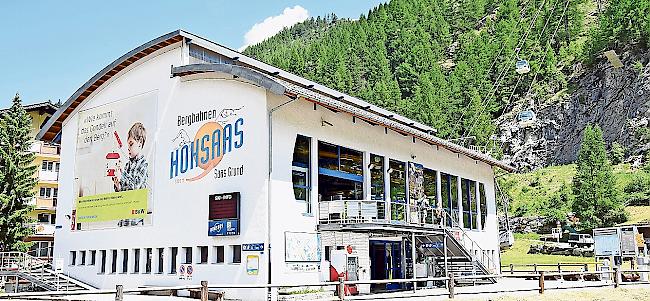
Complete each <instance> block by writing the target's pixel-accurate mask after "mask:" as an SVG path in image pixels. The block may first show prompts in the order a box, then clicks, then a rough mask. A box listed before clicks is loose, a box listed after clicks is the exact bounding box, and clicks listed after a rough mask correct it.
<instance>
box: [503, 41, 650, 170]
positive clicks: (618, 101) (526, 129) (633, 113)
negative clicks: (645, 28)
mask: <svg viewBox="0 0 650 301" xmlns="http://www.w3.org/2000/svg"><path fill="white" fill-rule="evenodd" d="M620 58H621V60H622V61H623V63H624V64H625V66H624V67H623V68H619V69H614V68H613V67H612V66H611V65H610V63H609V62H608V61H607V60H606V59H605V58H600V59H599V60H598V62H597V63H596V64H595V65H594V66H592V67H590V68H589V69H588V70H587V69H586V67H584V66H582V65H577V66H575V67H574V70H573V74H572V75H571V76H570V77H569V87H570V88H569V89H568V90H569V91H564V92H561V93H558V94H557V95H556V96H554V97H552V98H551V99H549V100H541V99H534V101H533V100H530V99H529V100H528V101H527V102H528V103H527V104H526V105H523V104H519V105H515V106H514V108H513V110H512V111H511V112H509V113H508V114H504V116H502V117H501V118H500V119H499V120H498V121H497V123H498V125H499V129H500V137H499V138H500V140H501V142H502V143H503V146H504V153H505V155H504V161H506V162H508V163H510V164H512V165H514V166H515V167H517V168H519V169H520V170H521V171H528V170H533V169H536V168H539V167H543V166H548V165H556V164H566V163H570V162H573V161H575V160H576V158H577V153H578V151H579V149H580V143H581V140H582V132H583V130H584V128H585V126H586V125H587V124H589V123H592V124H598V125H599V126H600V127H601V128H602V130H603V137H604V139H605V142H606V143H607V147H608V149H609V147H610V146H611V144H612V143H613V142H614V141H617V142H618V143H620V144H621V145H623V146H624V147H625V148H626V150H627V151H626V157H628V158H630V159H634V160H636V161H638V158H639V157H638V156H639V155H643V154H644V153H645V152H646V150H648V149H650V139H648V138H649V137H648V136H649V135H650V134H648V131H647V129H648V119H649V118H650V102H649V100H650V64H648V61H649V60H650V52H643V53H633V52H632V51H628V52H625V53H623V54H622V55H620ZM571 90H573V91H571ZM524 110H531V111H533V112H534V113H535V115H536V119H535V120H533V121H530V122H520V121H518V120H517V119H518V118H517V114H518V113H519V112H522V111H524ZM634 160H631V161H634ZM637 163H638V162H637Z"/></svg>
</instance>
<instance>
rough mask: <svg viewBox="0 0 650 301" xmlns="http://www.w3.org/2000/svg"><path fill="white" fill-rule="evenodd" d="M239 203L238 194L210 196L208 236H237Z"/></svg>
mask: <svg viewBox="0 0 650 301" xmlns="http://www.w3.org/2000/svg"><path fill="white" fill-rule="evenodd" d="M239 203H240V194H239V192H230V193H220V194H212V195H210V199H209V208H208V219H209V221H208V236H231V235H239V214H240V212H239Z"/></svg>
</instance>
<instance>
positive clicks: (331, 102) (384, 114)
mask: <svg viewBox="0 0 650 301" xmlns="http://www.w3.org/2000/svg"><path fill="white" fill-rule="evenodd" d="M183 39H186V43H188V44H190V43H191V44H196V45H198V46H200V47H203V48H206V49H209V50H211V51H214V52H216V53H218V54H220V55H223V56H226V57H228V58H230V59H232V60H233V61H236V62H237V63H236V65H229V64H192V65H186V66H180V67H172V70H171V72H172V76H183V75H187V74H194V73H206V72H221V73H228V74H232V75H234V76H237V77H241V78H243V79H246V80H249V81H251V82H254V83H256V84H258V85H260V86H262V87H265V88H266V89H268V90H269V91H271V92H273V93H275V94H284V95H287V96H290V97H298V96H301V97H304V98H305V99H307V100H308V101H311V102H314V103H318V104H319V105H321V106H325V107H328V108H330V109H333V110H341V111H345V112H347V113H350V114H352V115H353V116H357V117H359V118H361V119H363V120H366V121H368V122H369V123H371V124H381V125H383V126H386V127H387V128H390V129H392V130H395V131H396V132H399V133H401V134H403V135H411V136H413V137H414V138H418V139H421V140H423V141H425V142H427V143H429V144H432V145H438V146H442V147H444V148H446V149H448V150H449V151H452V152H455V153H459V154H463V155H466V156H467V157H469V158H472V159H475V160H478V161H482V162H485V163H487V164H489V165H492V166H497V167H500V168H502V169H504V170H506V171H515V169H514V168H513V167H512V166H510V165H508V164H506V163H504V162H501V161H499V160H497V159H494V158H492V157H491V156H489V155H487V154H483V153H480V152H477V151H474V150H470V149H468V148H465V147H463V146H460V145H457V144H455V143H452V142H449V141H447V140H444V139H441V138H438V137H436V136H434V135H433V134H434V133H435V132H436V130H435V129H433V128H432V127H429V126H427V125H425V124H422V123H419V122H416V121H414V120H411V119H409V118H406V117H403V116H400V115H398V114H396V113H394V112H391V111H388V110H386V109H383V108H381V107H378V106H376V105H373V104H370V103H368V102H366V101H363V100H361V99H358V98H356V97H353V96H350V95H347V94H344V93H342V92H339V91H336V90H334V89H331V88H329V87H325V86H323V85H320V84H318V83H316V82H313V81H310V80H308V79H305V78H302V77H300V76H297V75H295V74H292V73H289V72H286V71H284V70H281V69H279V68H277V67H274V66H271V65H268V64H265V63H263V62H260V61H258V60H255V59H253V58H250V57H247V56H245V55H243V54H241V53H239V52H237V51H235V50H232V49H230V48H227V47H224V46H222V45H219V44H216V43H214V42H211V41H209V40H206V39H203V38H201V37H198V36H196V35H193V34H190V33H188V32H185V31H182V30H177V31H174V32H170V33H168V34H166V35H163V36H161V37H159V38H156V39H153V40H151V41H149V42H147V43H145V44H143V45H141V46H139V47H137V48H135V49H133V50H131V51H130V52H128V53H127V54H125V55H123V56H121V57H120V58H118V59H117V60H115V61H114V62H112V63H111V64H110V65H108V66H106V68H104V69H102V70H101V71H100V72H98V73H97V74H95V76H93V77H92V78H91V79H90V80H88V81H87V82H86V83H85V84H84V85H83V86H81V88H79V89H78V90H77V91H76V92H75V93H74V94H73V95H72V96H71V97H70V98H69V99H68V100H67V101H66V102H65V104H63V105H62V106H61V107H60V108H59V110H58V111H57V112H56V113H55V114H54V115H53V116H52V118H51V119H50V120H49V121H48V123H47V124H46V125H45V126H44V127H43V128H42V129H41V132H40V133H39V134H38V136H37V139H42V140H48V141H53V140H57V139H58V138H59V135H60V132H61V129H62V125H63V121H65V119H66V118H68V116H70V114H72V112H73V111H74V110H75V109H76V108H77V107H78V106H79V105H80V104H81V103H82V102H83V101H84V100H85V99H86V98H87V97H88V96H89V95H91V94H92V93H93V92H94V91H95V90H97V89H98V88H99V87H101V86H102V85H103V84H104V83H105V82H107V81H108V80H110V79H111V78H112V77H113V76H115V75H116V74H118V73H119V72H120V71H121V70H124V69H125V68H127V67H128V66H130V65H131V64H133V63H135V62H137V61H138V60H140V59H142V58H143V57H145V56H147V55H149V54H151V53H153V52H155V51H157V50H159V49H161V48H164V47H166V46H169V45H172V44H175V43H178V42H181V41H183Z"/></svg>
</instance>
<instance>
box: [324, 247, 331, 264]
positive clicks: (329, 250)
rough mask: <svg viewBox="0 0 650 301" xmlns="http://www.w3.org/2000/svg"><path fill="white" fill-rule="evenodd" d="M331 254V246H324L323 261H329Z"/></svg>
mask: <svg viewBox="0 0 650 301" xmlns="http://www.w3.org/2000/svg"><path fill="white" fill-rule="evenodd" d="M331 252H332V247H331V246H325V260H326V261H330V258H331V255H330V253H331Z"/></svg>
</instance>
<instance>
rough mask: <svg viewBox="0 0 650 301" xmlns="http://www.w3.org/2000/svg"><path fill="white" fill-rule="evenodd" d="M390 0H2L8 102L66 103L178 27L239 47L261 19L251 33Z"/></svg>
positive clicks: (2, 101)
mask: <svg viewBox="0 0 650 301" xmlns="http://www.w3.org/2000/svg"><path fill="white" fill-rule="evenodd" d="M385 1H386V0H329V1H318V0H301V1H297V0H294V1H285V0H279V1H276V0H273V1H207V0H203V1H199V0H196V1H153V0H151V1H122V0H118V1H113V0H111V1H80V0H74V1H2V2H0V28H2V30H1V31H0V41H2V42H0V107H6V106H8V105H9V104H10V101H11V99H12V98H13V96H14V95H15V94H16V92H19V93H20V95H21V98H22V100H23V102H24V103H34V102H39V101H44V100H48V99H51V100H52V101H54V102H56V101H57V100H59V99H61V101H62V102H65V101H66V100H67V99H68V97H70V95H72V93H74V91H76V90H77V89H78V88H79V87H80V86H81V85H82V84H83V83H84V82H86V81H87V80H88V79H90V78H91V77H92V76H93V75H94V74H95V73H97V72H98V71H99V70H101V69H102V68H104V67H105V66H106V65H108V64H109V63H110V62H112V61H113V60H115V59H116V58H118V57H120V56H121V55H122V54H124V53H126V52H128V51H129V50H131V49H133V48H135V47H137V46H139V45H140V44H142V43H144V42H146V41H149V40H151V39H153V38H155V37H158V36H160V35H162V34H165V33H167V32H170V31H173V30H176V29H185V30H187V31H189V32H192V33H194V34H197V35H199V36H202V37H204V38H207V39H210V40H213V41H215V42H218V43H220V44H223V45H226V46H229V47H231V48H234V49H237V48H240V47H242V46H243V45H245V39H244V36H245V35H246V34H247V32H249V31H251V29H252V28H253V26H254V25H255V24H258V23H261V25H258V26H257V27H256V29H255V30H252V32H251V33H249V35H248V37H249V38H250V37H253V38H257V39H259V38H261V37H260V35H262V36H263V35H265V34H268V33H267V32H268V31H269V27H273V26H274V25H275V26H276V27H277V26H278V24H286V23H287V22H295V21H296V20H299V19H303V18H304V17H306V16H307V15H309V16H313V17H316V16H323V15H325V14H328V13H331V12H333V13H335V14H336V15H338V16H339V17H342V18H353V19H356V18H358V17H359V15H360V14H367V12H368V10H369V9H371V8H372V7H374V6H376V5H377V4H379V3H382V2H385ZM296 6H298V7H296ZM287 8H288V10H287ZM280 15H281V17H277V16H280ZM274 16H276V17H275V18H271V19H269V20H267V22H264V21H265V19H267V18H269V17H274Z"/></svg>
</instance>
